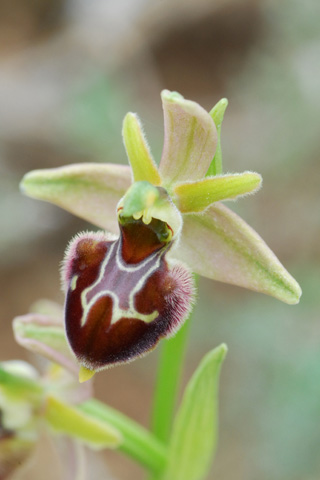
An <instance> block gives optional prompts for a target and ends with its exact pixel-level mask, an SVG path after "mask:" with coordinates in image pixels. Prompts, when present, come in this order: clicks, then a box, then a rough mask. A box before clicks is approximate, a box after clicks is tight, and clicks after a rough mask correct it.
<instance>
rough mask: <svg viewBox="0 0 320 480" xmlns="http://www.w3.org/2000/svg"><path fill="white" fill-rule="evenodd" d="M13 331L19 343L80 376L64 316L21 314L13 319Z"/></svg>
mask: <svg viewBox="0 0 320 480" xmlns="http://www.w3.org/2000/svg"><path fill="white" fill-rule="evenodd" d="M13 332H14V336H15V340H16V341H17V343H19V345H21V346H22V347H24V348H26V349H28V350H31V351H32V352H33V353H38V354H40V355H42V356H43V357H45V358H47V359H48V360H50V361H51V362H53V363H57V364H58V365H60V366H62V367H64V368H65V369H66V370H68V371H69V372H71V373H72V374H73V375H75V376H76V377H77V376H78V369H79V367H78V364H77V363H76V360H75V357H74V355H73V354H72V353H71V350H70V348H69V346H68V344H67V341H66V338H65V332H64V326H63V319H62V318H61V319H60V318H55V317H51V316H49V315H42V314H39V313H28V314H26V315H21V316H19V317H16V318H15V319H14V320H13Z"/></svg>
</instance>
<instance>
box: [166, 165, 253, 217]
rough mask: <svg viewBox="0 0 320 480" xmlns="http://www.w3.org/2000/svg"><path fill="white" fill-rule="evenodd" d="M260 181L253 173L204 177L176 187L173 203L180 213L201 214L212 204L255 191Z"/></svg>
mask: <svg viewBox="0 0 320 480" xmlns="http://www.w3.org/2000/svg"><path fill="white" fill-rule="evenodd" d="M261 181H262V178H261V176H260V175H259V174H258V173H254V172H244V173H239V174H230V175H220V176H216V177H206V178H204V179H203V180H198V181H197V182H189V183H183V184H180V185H176V186H175V187H174V189H173V192H174V195H175V203H176V204H177V206H178V208H179V210H180V212H181V213H190V212H201V211H203V210H205V209H206V208H207V207H208V206H209V205H211V204H212V203H214V202H218V201H220V200H228V199H235V198H236V197H239V196H242V195H246V194H248V193H253V192H255V191H257V189H259V188H260V186H261Z"/></svg>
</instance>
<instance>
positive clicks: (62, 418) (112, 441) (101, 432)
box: [45, 397, 122, 449]
mask: <svg viewBox="0 0 320 480" xmlns="http://www.w3.org/2000/svg"><path fill="white" fill-rule="evenodd" d="M45 418H46V420H47V421H48V423H49V424H50V425H51V427H52V428H53V429H54V430H55V431H56V432H58V433H62V434H66V435H68V436H70V437H72V438H77V439H78V440H81V441H82V442H83V443H85V444H86V445H88V446H90V447H93V448H97V449H101V448H115V447H117V446H119V445H120V444H121V442H122V436H121V434H120V432H119V431H118V430H116V429H115V428H114V427H113V426H111V425H108V424H107V423H106V422H104V423H102V422H99V421H98V420H96V419H94V418H92V416H90V415H88V414H86V413H85V412H83V411H82V410H79V409H78V408H76V407H72V406H70V405H68V404H66V403H63V402H61V401H60V400H58V399H57V398H55V397H49V398H48V399H47V405H46V410H45Z"/></svg>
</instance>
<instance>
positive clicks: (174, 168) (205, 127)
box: [159, 90, 217, 192]
mask: <svg viewBox="0 0 320 480" xmlns="http://www.w3.org/2000/svg"><path fill="white" fill-rule="evenodd" d="M161 98H162V105H163V111H164V146H163V152H162V158H161V162H160V167H159V170H160V174H161V176H162V178H163V185H164V186H165V188H167V189H168V191H169V192H170V190H171V186H172V185H174V184H175V183H178V182H184V181H187V180H191V181H192V180H198V179H200V178H203V177H204V176H205V174H206V173H207V171H208V168H209V166H210V163H211V160H212V158H213V156H214V153H215V150H216V146H217V130H216V126H215V124H214V121H213V120H212V118H211V116H210V115H209V113H208V112H207V111H206V110H204V108H202V107H201V106H200V105H198V104H197V103H196V102H192V101H190V100H185V99H184V98H183V97H182V96H181V95H179V94H178V93H176V92H169V91H168V90H163V92H162V93H161Z"/></svg>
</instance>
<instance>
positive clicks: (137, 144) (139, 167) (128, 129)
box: [122, 113, 161, 185]
mask: <svg viewBox="0 0 320 480" xmlns="http://www.w3.org/2000/svg"><path fill="white" fill-rule="evenodd" d="M122 134H123V140H124V144H125V147H126V150H127V155H128V159H129V162H130V165H131V168H132V172H133V178H134V181H135V182H139V181H143V180H146V181H147V182H150V183H152V184H153V185H161V178H160V174H159V172H158V168H157V166H156V164H155V162H154V160H153V158H152V156H151V153H150V150H149V147H148V144H147V141H146V139H145V136H144V134H143V130H142V127H141V124H140V122H139V119H138V117H137V115H135V114H134V113H127V115H126V116H125V118H124V121H123V130H122Z"/></svg>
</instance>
